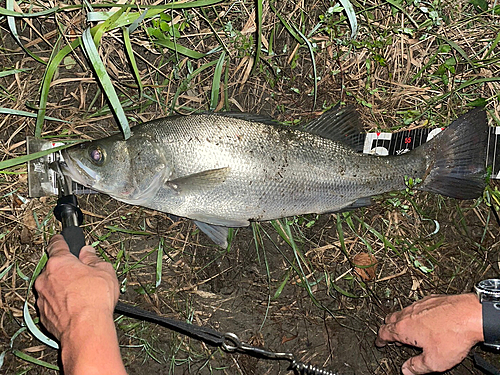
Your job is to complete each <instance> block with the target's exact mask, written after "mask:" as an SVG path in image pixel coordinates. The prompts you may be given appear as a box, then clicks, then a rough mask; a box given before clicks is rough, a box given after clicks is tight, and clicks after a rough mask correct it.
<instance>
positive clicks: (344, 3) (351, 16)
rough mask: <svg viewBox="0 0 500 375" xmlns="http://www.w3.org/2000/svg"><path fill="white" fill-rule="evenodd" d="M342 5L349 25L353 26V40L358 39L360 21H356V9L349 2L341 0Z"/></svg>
mask: <svg viewBox="0 0 500 375" xmlns="http://www.w3.org/2000/svg"><path fill="white" fill-rule="evenodd" d="M340 3H341V4H342V6H343V7H344V10H345V12H346V14H347V18H348V19H349V23H350V25H351V39H356V36H357V35H358V21H357V19H356V12H355V11H354V7H353V6H352V4H351V2H350V1H349V0H340Z"/></svg>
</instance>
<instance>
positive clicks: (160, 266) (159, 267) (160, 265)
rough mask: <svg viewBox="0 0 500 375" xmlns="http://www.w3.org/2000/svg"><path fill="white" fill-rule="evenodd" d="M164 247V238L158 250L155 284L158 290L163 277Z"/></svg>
mask: <svg viewBox="0 0 500 375" xmlns="http://www.w3.org/2000/svg"><path fill="white" fill-rule="evenodd" d="M163 246H164V240H163V237H162V238H161V239H160V243H159V244H158V250H157V253H156V284H155V287H156V288H158V287H159V286H160V284H161V275H162V270H163Z"/></svg>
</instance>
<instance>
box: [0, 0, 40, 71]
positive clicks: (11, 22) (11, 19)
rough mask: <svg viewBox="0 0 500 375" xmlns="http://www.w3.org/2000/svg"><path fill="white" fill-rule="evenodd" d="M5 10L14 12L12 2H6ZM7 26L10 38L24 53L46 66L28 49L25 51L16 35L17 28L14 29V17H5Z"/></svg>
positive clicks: (8, 0) (7, 0)
mask: <svg viewBox="0 0 500 375" xmlns="http://www.w3.org/2000/svg"><path fill="white" fill-rule="evenodd" d="M5 5H6V7H7V10H10V11H14V0H6V3H5ZM7 24H8V25H9V29H10V33H11V34H12V37H13V38H14V39H15V41H16V42H17V44H19V46H20V47H21V48H22V49H23V50H24V52H26V53H27V54H28V55H30V56H31V57H33V58H34V59H35V60H36V61H38V62H39V63H42V64H44V65H45V64H47V63H46V62H45V61H43V60H42V59H41V58H39V57H38V56H37V55H35V54H34V53H33V52H31V51H30V50H29V49H27V48H26V47H25V46H24V44H23V43H22V42H21V39H19V35H18V34H17V28H16V21H15V19H14V17H7Z"/></svg>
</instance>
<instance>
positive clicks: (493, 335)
mask: <svg viewBox="0 0 500 375" xmlns="http://www.w3.org/2000/svg"><path fill="white" fill-rule="evenodd" d="M481 304H482V305H483V335H484V344H485V345H487V346H492V347H496V348H497V349H500V302H492V301H483V302H482V303H481Z"/></svg>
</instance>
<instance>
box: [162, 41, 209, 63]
mask: <svg viewBox="0 0 500 375" xmlns="http://www.w3.org/2000/svg"><path fill="white" fill-rule="evenodd" d="M153 43H154V44H158V45H159V46H162V47H166V48H168V49H170V50H172V51H174V52H177V53H180V54H181V55H184V56H187V57H191V58H192V59H200V58H202V57H205V56H206V55H207V54H206V53H200V52H197V51H193V50H192V49H189V48H186V47H184V46H181V45H180V44H177V43H175V42H172V41H171V40H168V39H153Z"/></svg>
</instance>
